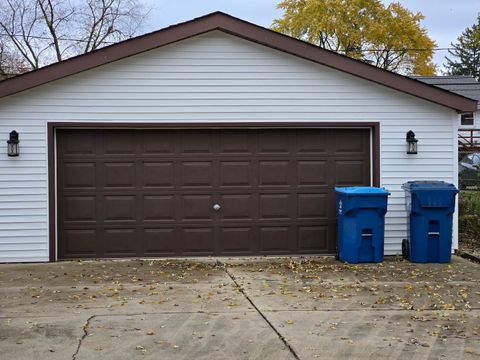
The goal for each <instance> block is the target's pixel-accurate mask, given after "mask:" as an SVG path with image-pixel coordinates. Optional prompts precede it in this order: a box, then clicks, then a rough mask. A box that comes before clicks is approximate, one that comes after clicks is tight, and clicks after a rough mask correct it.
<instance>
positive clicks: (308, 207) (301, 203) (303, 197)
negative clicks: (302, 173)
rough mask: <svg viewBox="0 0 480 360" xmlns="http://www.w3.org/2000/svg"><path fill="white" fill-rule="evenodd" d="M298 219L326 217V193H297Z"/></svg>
mask: <svg viewBox="0 0 480 360" xmlns="http://www.w3.org/2000/svg"><path fill="white" fill-rule="evenodd" d="M297 203H298V206H297V208H298V218H299V219H326V218H327V217H328V212H327V209H328V195H327V194H315V193H313V194H298V195H297Z"/></svg>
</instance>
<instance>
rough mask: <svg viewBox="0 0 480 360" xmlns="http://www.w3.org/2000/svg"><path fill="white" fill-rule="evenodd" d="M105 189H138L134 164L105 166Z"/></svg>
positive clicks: (112, 163) (121, 163) (122, 163)
mask: <svg viewBox="0 0 480 360" xmlns="http://www.w3.org/2000/svg"><path fill="white" fill-rule="evenodd" d="M103 179H104V180H103V184H104V188H106V189H108V188H116V187H121V188H131V189H133V188H136V185H137V184H136V167H135V163H134V162H109V163H104V166H103Z"/></svg>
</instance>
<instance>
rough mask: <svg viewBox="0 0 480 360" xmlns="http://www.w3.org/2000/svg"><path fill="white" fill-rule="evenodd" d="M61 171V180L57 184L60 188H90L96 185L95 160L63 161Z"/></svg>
mask: <svg viewBox="0 0 480 360" xmlns="http://www.w3.org/2000/svg"><path fill="white" fill-rule="evenodd" d="M61 171H62V172H63V176H62V179H63V181H62V182H61V183H60V184H59V186H60V187H62V188H65V189H87V190H92V189H95V187H96V165H95V162H73V163H72V162H69V163H64V164H63V167H62V169H61Z"/></svg>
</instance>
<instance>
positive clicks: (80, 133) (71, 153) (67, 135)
mask: <svg viewBox="0 0 480 360" xmlns="http://www.w3.org/2000/svg"><path fill="white" fill-rule="evenodd" d="M60 132H61V136H58V142H57V150H58V157H59V158H78V157H95V156H96V155H97V154H98V152H99V151H98V147H97V136H96V134H95V133H94V134H93V136H92V131H91V130H75V131H61V130H58V131H57V133H60Z"/></svg>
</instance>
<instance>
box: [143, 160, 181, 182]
mask: <svg viewBox="0 0 480 360" xmlns="http://www.w3.org/2000/svg"><path fill="white" fill-rule="evenodd" d="M141 167H142V169H141V174H142V177H143V178H142V179H143V187H144V188H165V187H167V188H168V187H173V186H175V183H174V179H175V164H174V162H173V161H156V162H152V161H148V162H146V161H145V162H142V163H141Z"/></svg>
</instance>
